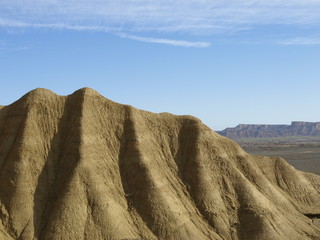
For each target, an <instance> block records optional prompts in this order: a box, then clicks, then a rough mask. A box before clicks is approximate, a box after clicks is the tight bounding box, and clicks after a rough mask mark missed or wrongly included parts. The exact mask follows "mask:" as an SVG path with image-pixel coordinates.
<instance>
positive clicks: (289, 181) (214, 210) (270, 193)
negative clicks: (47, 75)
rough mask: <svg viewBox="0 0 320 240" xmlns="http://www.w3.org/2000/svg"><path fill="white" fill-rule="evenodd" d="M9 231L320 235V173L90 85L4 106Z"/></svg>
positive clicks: (2, 202)
mask: <svg viewBox="0 0 320 240" xmlns="http://www.w3.org/2000/svg"><path fill="white" fill-rule="evenodd" d="M0 134H1V135H0V220H1V221H0V239H22V240H27V239H115V240H117V239H125V238H127V239H134V238H138V239H163V240H170V239H179V240H180V239H181V240H188V239H190V240H194V239H197V240H201V239H242V240H250V239H257V240H258V239H259V240H261V239H270V240H271V239H272V240H275V239H283V240H287V239H320V238H319V236H320V229H319V228H317V227H316V226H315V225H314V224H313V223H312V221H311V220H310V219H309V218H307V217H306V216H304V214H320V178H319V176H316V175H313V174H306V173H303V172H300V171H297V170H295V169H294V168H293V167H291V166H290V165H288V164H287V163H286V162H285V161H284V160H283V159H281V158H267V157H255V156H251V155H249V154H247V153H245V152H244V151H243V150H242V149H241V148H240V147H239V146H238V145H237V144H236V143H234V142H232V141H231V140H229V139H227V138H224V137H221V136H220V135H218V134H216V133H215V132H213V131H212V130H211V129H209V128H208V127H207V126H205V125H204V124H202V123H201V121H200V120H198V119H196V118H194V117H191V116H175V115H171V114H167V113H163V114H154V113H150V112H146V111H141V110H138V109H135V108H133V107H131V106H126V105H121V104H117V103H114V102H112V101H110V100H108V99H106V98H104V97H103V96H101V95H99V94H98V93H97V92H95V91H94V90H92V89H88V88H84V89H80V90H78V91H76V92H75V93H73V94H72V95H70V96H58V95H56V94H54V93H52V92H51V91H49V90H45V89H36V90H34V91H31V92H30V93H28V94H26V95H25V96H23V97H22V98H21V99H19V100H18V101H17V102H15V103H13V104H11V105H9V106H6V107H4V108H2V109H1V110H0Z"/></svg>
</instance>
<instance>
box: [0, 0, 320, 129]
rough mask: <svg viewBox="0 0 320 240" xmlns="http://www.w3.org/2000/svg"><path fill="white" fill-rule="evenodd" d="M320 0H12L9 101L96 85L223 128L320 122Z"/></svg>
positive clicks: (6, 53) (1, 64)
mask: <svg viewBox="0 0 320 240" xmlns="http://www.w3.org/2000/svg"><path fill="white" fill-rule="evenodd" d="M319 30H320V0H305V1H298V0H293V1H290V2H288V1H283V0H270V1H256V0H248V1H245V3H244V1H238V0H228V1H226V0H217V1H211V0H210V1H209V0H197V1H196V0H188V1H185V0H177V1H168V0H162V1H159V0H158V1H154V0H135V1H133V0H123V1H109V0H91V1H89V0H78V1H74V0H65V1H60V0H41V1H40V0H33V1H27V0H1V1H0V81H1V94H0V104H1V105H7V104H10V103H12V102H13V101H15V100H17V99H18V98H19V97H21V96H22V95H23V94H25V93H26V92H28V91H30V90H31V89H34V88H37V87H42V88H48V89H51V90H52V91H54V92H56V93H58V94H61V95H67V94H70V93H72V92H74V91H75V90H77V89H79V88H81V87H85V86H88V87H92V88H94V89H96V90H97V91H98V92H100V93H101V94H102V95H104V96H105V97H107V98H109V99H112V100H114V101H117V102H120V103H125V104H130V105H133V106H135V107H137V108H141V109H144V110H149V111H153V112H171V113H174V114H188V115H194V116H196V117H198V118H200V119H201V120H202V121H203V122H204V123H205V124H207V125H208V126H210V127H211V128H213V129H214V130H222V129H224V128H226V127H232V126H235V125H237V124H239V123H266V124H280V123H281V124H289V123H290V122H291V121H297V120H300V121H320V111H319V104H320V94H319V92H320V78H319V76H320V67H319V66H320V31H319Z"/></svg>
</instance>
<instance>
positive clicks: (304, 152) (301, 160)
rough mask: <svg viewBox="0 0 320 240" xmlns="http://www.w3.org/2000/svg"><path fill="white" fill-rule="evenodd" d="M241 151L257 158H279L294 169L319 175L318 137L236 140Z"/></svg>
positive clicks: (319, 138) (319, 151)
mask: <svg viewBox="0 0 320 240" xmlns="http://www.w3.org/2000/svg"><path fill="white" fill-rule="evenodd" d="M237 142H238V143H239V144H240V146H241V147H243V149H244V150H245V151H246V152H248V153H251V154H254V155H259V156H279V157H282V158H284V159H285V160H286V161H287V162H288V163H289V164H291V165H292V166H294V167H295V168H296V169H298V170H301V171H306V172H311V173H316V174H320V137H290V138H258V139H249V138H247V139H238V140H237Z"/></svg>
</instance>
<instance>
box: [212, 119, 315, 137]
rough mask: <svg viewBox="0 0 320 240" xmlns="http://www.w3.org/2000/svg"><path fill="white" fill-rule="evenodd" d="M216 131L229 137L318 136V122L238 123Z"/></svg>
mask: <svg viewBox="0 0 320 240" xmlns="http://www.w3.org/2000/svg"><path fill="white" fill-rule="evenodd" d="M217 133H219V134H221V135H222V136H226V137H228V138H231V139H239V138H276V137H291V136H320V122H292V123H291V125H261V124H240V125H238V126H236V127H235V128H226V129H225V130H223V131H218V132H217Z"/></svg>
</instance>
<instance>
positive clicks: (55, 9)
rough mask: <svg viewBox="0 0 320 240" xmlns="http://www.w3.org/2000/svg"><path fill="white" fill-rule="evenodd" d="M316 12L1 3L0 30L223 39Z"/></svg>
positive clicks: (232, 1)
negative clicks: (174, 35) (122, 33)
mask: <svg viewBox="0 0 320 240" xmlns="http://www.w3.org/2000/svg"><path fill="white" fill-rule="evenodd" d="M319 12H320V1H319V0H290V1H287V0H269V1H266V0H246V1H242V0H214V1H213V0H175V1H172V0H161V1H159V0H121V1H115V0H1V1H0V16H1V18H2V19H0V27H2V28H4V27H5V28H10V27H20V28H53V29H70V30H78V31H105V32H113V33H117V32H126V33H130V34H132V36H135V38H136V39H134V40H139V41H149V42H151V40H152V42H159V43H160V41H158V40H157V41H155V40H156V39H152V38H150V39H145V38H143V37H137V36H136V35H139V34H140V33H152V32H153V33H160V34H165V33H179V34H185V35H196V36H201V35H225V34H230V33H234V32H237V31H240V30H242V29H248V28H254V27H257V26H259V25H266V24H278V25H284V24H285V25H290V26H300V27H301V26H308V27H315V28H316V27H317V26H320V14H319ZM128 36H129V35H128ZM128 38H129V37H128ZM137 38H139V39H137ZM131 39H133V38H131ZM162 40H165V39H162ZM168 41H169V42H170V41H171V40H166V41H161V43H164V42H167V44H169V42H168ZM172 41H175V40H172ZM178 42H179V41H178ZM182 42H183V41H182ZM181 45H183V43H180V44H179V46H181ZM185 45H187V44H185Z"/></svg>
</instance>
